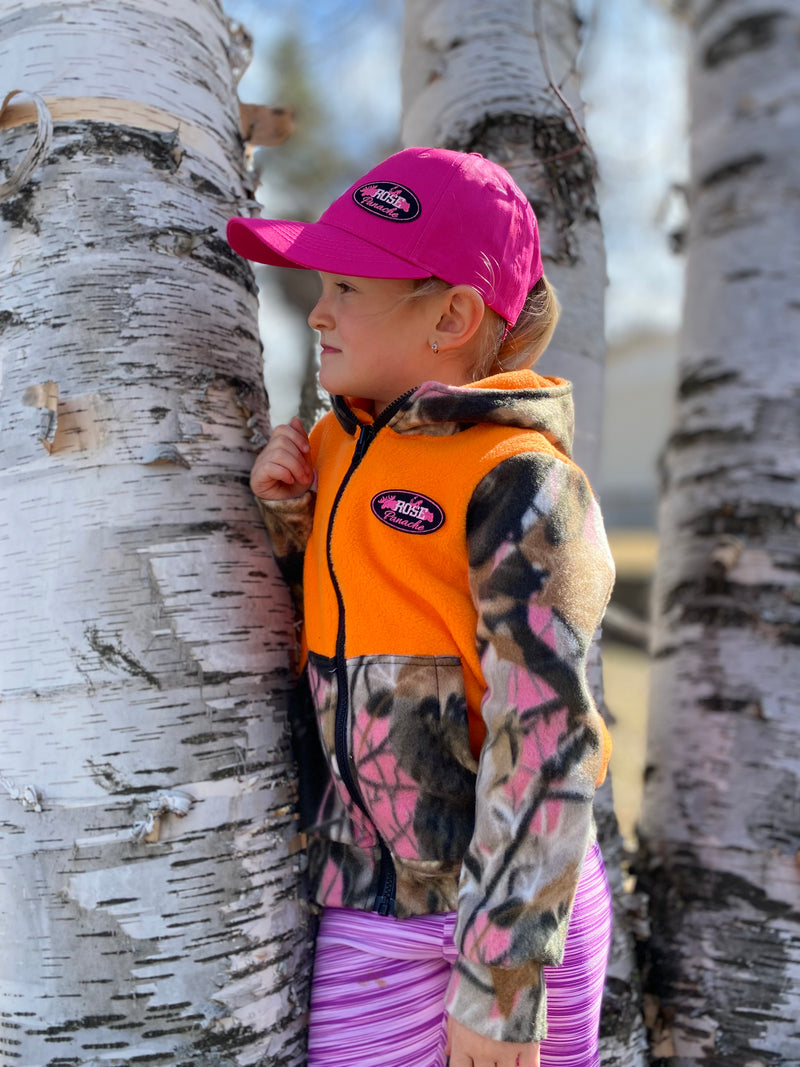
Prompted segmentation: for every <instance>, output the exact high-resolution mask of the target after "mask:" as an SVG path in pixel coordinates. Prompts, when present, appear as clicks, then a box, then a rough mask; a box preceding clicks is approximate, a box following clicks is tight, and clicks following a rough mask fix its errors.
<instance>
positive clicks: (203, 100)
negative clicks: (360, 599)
mask: <svg viewBox="0 0 800 1067" xmlns="http://www.w3.org/2000/svg"><path fill="white" fill-rule="evenodd" d="M239 52H240V48H239V44H238V43H237V40H236V39H235V38H234V37H233V36H232V35H231V31H230V30H229V27H228V25H227V22H226V20H225V18H224V16H223V14H222V11H221V8H220V6H219V4H218V2H217V0H136V2H128V0H66V2H63V3H59V4H57V5H54V4H47V3H38V2H34V0H0V77H2V79H3V82H2V86H0V99H2V98H3V97H4V96H5V94H6V92H12V91H19V92H18V94H17V95H16V96H13V97H11V98H10V99H9V100H8V101H7V106H6V107H5V109H4V112H3V115H2V117H1V118H0V183H2V184H1V186H0V372H1V375H0V423H1V424H2V430H1V431H0V433H1V436H0V454H1V455H2V466H1V468H0V546H2V547H1V552H2V570H1V571H0V603H2V611H0V957H1V962H0V1063H1V1064H3V1065H9V1067H11V1065H15V1067H39V1065H44V1064H52V1065H55V1064H58V1065H68V1064H91V1065H100V1064H103V1065H106V1067H108V1065H113V1064H128V1063H138V1062H141V1063H147V1064H153V1065H177V1064H182V1065H188V1064H193V1065H202V1067H205V1065H230V1067H233V1065H237V1067H239V1065H246V1064H256V1063H262V1064H271V1065H272V1064H274V1065H278V1064H286V1065H290V1064H291V1065H299V1064H301V1063H304V1062H305V1055H304V1049H303V1032H304V1004H305V987H306V980H305V977H304V967H305V960H306V959H307V957H308V952H307V949H308V944H307V937H306V921H305V914H304V911H303V908H302V906H301V905H300V904H299V903H298V902H297V899H296V896H295V890H296V886H297V882H298V878H299V872H298V866H299V862H298V860H297V859H296V857H293V856H292V855H291V848H290V844H289V842H290V841H291V839H292V838H293V837H294V835H295V832H296V831H295V824H294V817H293V808H292V802H293V796H294V783H293V775H292V766H291V762H290V759H289V753H288V744H287V730H286V725H285V721H286V716H285V692H286V687H287V666H288V663H287V661H288V652H289V649H290V646H291V644H292V634H291V623H290V608H289V601H288V597H287V595H286V593H285V590H284V587H283V584H282V582H281V581H280V579H279V577H278V575H277V573H276V571H275V570H274V567H273V562H272V557H271V554H270V551H269V548H268V545H267V541H266V537H265V534H264V532H263V529H262V526H261V524H260V521H259V519H258V515H257V512H256V509H255V507H254V506H253V502H252V498H251V496H250V492H249V488H248V472H249V468H250V466H251V464H252V459H253V449H254V448H256V447H258V445H259V444H260V443H261V442H262V440H263V436H262V435H263V433H265V432H266V430H267V409H266V398H265V396H264V394H263V386H262V373H261V358H260V345H259V342H258V336H257V326H256V296H255V289H254V284H253V280H252V275H251V273H250V271H249V268H248V267H247V265H246V264H245V263H244V261H242V260H240V259H238V258H237V257H236V256H234V255H233V254H232V253H231V252H230V251H229V249H228V247H227V244H226V242H225V239H224V225H225V221H226V219H227V218H228V216H230V215H231V214H236V213H239V212H240V211H243V210H246V199H247V196H248V193H249V190H248V186H247V179H246V177H245V174H244V172H243V166H242V165H241V164H240V160H241V159H242V142H241V139H240V135H239V126H238V102H237V101H236V95H235V84H236V79H235V74H234V67H235V66H241V62H242V59H241V56H240V55H239ZM31 93H37V94H39V98H36V99H35V100H34V99H32V98H31V96H30V95H28V94H31ZM41 97H44V98H45V99H46V101H47V106H46V105H45V104H44V103H43V102H42V100H41ZM50 113H52V114H54V115H55V116H56V124H55V126H54V127H52V141H50V140H49V137H50V132H51V129H50ZM3 127H4V128H3ZM3 172H4V173H3Z"/></svg>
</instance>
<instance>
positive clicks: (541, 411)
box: [261, 371, 613, 1041]
mask: <svg viewBox="0 0 800 1067" xmlns="http://www.w3.org/2000/svg"><path fill="white" fill-rule="evenodd" d="M572 424H573V408H572V396H571V386H570V385H569V383H568V382H565V381H563V380H561V379H556V378H543V377H541V376H539V375H537V374H535V373H534V372H533V371H520V372H514V373H509V374H502V375H497V376H494V377H491V378H487V379H485V380H483V381H481V382H477V383H474V384H473V385H469V386H463V387H455V386H445V385H442V384H440V383H436V382H428V383H426V384H424V385H422V386H420V387H419V388H417V389H416V390H414V391H412V392H411V393H410V394H408V395H407V396H405V397H401V398H399V399H398V400H397V401H396V402H395V403H394V404H392V405H390V407H389V408H387V409H386V410H385V411H384V412H382V414H381V415H380V416H379V417H378V418H377V419H373V418H372V416H371V415H370V414H369V413H368V411H367V410H366V408H365V407H364V406H362V405H361V404H360V403H359V401H357V400H352V399H351V400H345V399H344V398H341V397H337V398H335V399H334V406H333V411H332V412H330V413H329V414H327V415H326V416H324V417H323V418H322V419H321V420H320V422H319V423H318V424H317V426H316V427H315V428H314V430H313V431H312V433H311V435H310V441H311V460H312V462H313V464H314V466H315V468H316V471H317V476H318V477H317V491H316V494H314V493H307V494H305V496H304V497H302V498H300V499H299V500H295V501H283V502H280V503H272V502H270V503H268V502H261V508H262V514H263V515H264V519H265V522H266V524H267V526H268V528H269V530H270V533H271V537H272V542H273V549H274V551H275V554H276V557H277V559H278V562H279V564H280V565H281V566H282V568H283V570H284V574H285V576H286V578H287V580H288V581H289V583H290V585H291V586H292V587H293V588H294V589H295V590H296V591H299V589H300V585H301V580H300V567H301V564H302V588H303V610H304V616H305V649H306V657H305V659H306V668H305V681H306V682H307V686H308V694H309V697H310V699H309V702H308V704H307V708H308V709H309V714H312V713H313V716H314V720H315V722H311V721H310V720H309V718H308V717H304V714H303V712H302V708H303V705H302V702H301V703H300V708H301V711H300V714H299V716H298V719H297V736H298V737H299V738H300V739H301V741H300V743H301V747H302V749H303V751H302V752H301V753H300V759H301V762H305V763H306V764H307V766H308V767H313V771H312V772H311V773H307V774H306V776H305V777H306V779H307V780H309V782H310V785H311V786H312V788H313V787H314V786H316V787H317V792H316V795H315V796H314V797H312V798H310V799H309V797H306V798H305V801H304V803H305V807H306V810H307V811H309V812H313V813H314V814H313V817H312V820H311V823H310V825H309V826H308V853H309V868H310V877H311V883H312V890H313V893H314V897H315V899H316V900H317V901H318V902H319V903H320V904H322V905H326V906H332V907H347V908H358V909H362V910H376V911H378V912H381V913H383V914H393V915H395V916H396V917H398V918H404V917H407V916H411V915H422V914H429V913H438V912H446V911H452V910H457V911H458V924H457V928H456V945H457V947H458V950H459V956H458V960H457V961H456V964H455V966H454V969H453V974H452V978H451V982H450V988H449V992H448V999H447V1004H448V1010H449V1011H450V1012H451V1013H452V1014H453V1015H454V1016H455V1017H456V1018H457V1019H459V1020H460V1021H461V1022H463V1023H464V1024H465V1025H466V1026H469V1027H470V1028H472V1029H473V1030H476V1031H478V1032H480V1033H484V1034H486V1035H487V1036H489V1037H492V1038H494V1039H496V1040H502V1041H534V1040H541V1038H542V1037H543V1036H544V1035H545V1033H546V999H545V989H544V984H543V981H542V968H543V967H544V966H545V965H548V966H552V965H555V964H557V963H559V961H560V959H561V957H562V954H563V950H564V942H565V936H566V930H567V925H568V922H569V914H570V908H571V904H572V900H573V897H574V894H575V889H576V886H577V883H578V879H579V876H580V872H581V866H582V863H583V859H584V856H585V854H586V851H587V848H588V846H589V845H590V843H591V841H592V840H593V837H594V823H593V818H592V799H593V794H594V789H595V785H596V784H597V783H598V782H599V781H600V780H601V779H602V777H603V775H604V773H605V764H606V762H607V758H608V752H609V748H610V745H609V742H608V735H607V732H606V731H605V727H604V725H603V723H602V719H601V718H600V716H599V714H598V712H597V709H596V708H595V706H594V703H593V701H592V698H591V695H590V693H589V689H588V686H587V683H586V675H585V662H586V654H587V651H588V648H589V644H590V642H591V639H592V635H593V634H594V632H595V629H596V627H597V626H598V624H599V622H600V619H601V618H602V615H603V612H604V610H605V607H606V604H607V602H608V598H609V595H610V591H611V585H612V582H613V564H612V561H611V556H610V553H609V550H608V545H607V542H606V538H605V533H604V530H603V525H602V520H601V517H600V511H599V508H598V505H597V502H596V500H595V498H594V496H593V494H592V491H591V489H590V487H589V484H588V482H587V480H586V477H585V476H584V474H583V473H582V471H581V470H580V469H579V468H578V467H577V466H576V465H575V464H574V462H573V461H572V460H571V458H570V454H571V445H572ZM320 745H321V752H319V751H317V754H316V756H315V754H314V752H313V751H312V749H318V748H319V746H320Z"/></svg>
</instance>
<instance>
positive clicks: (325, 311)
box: [308, 293, 333, 330]
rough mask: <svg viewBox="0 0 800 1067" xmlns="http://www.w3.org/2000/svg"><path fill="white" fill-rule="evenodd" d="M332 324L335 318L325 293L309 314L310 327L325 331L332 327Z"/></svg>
mask: <svg viewBox="0 0 800 1067" xmlns="http://www.w3.org/2000/svg"><path fill="white" fill-rule="evenodd" d="M332 323H333V318H332V316H331V311H330V307H329V306H328V302H327V301H326V299H325V294H324V293H323V294H322V295H321V296H320V298H319V300H318V301H317V302H316V304H315V305H314V306H313V308H312V309H311V311H309V313H308V325H309V326H310V327H311V329H312V330H324V329H325V328H326V327H328V326H331V325H332Z"/></svg>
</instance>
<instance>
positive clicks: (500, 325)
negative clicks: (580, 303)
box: [412, 275, 561, 381]
mask: <svg viewBox="0 0 800 1067" xmlns="http://www.w3.org/2000/svg"><path fill="white" fill-rule="evenodd" d="M452 288H453V286H452V285H450V283H449V282H445V281H443V280H442V279H441V278H422V279H419V280H418V281H416V282H415V283H414V290H413V293H412V296H413V297H422V296H428V295H430V294H433V293H439V292H443V291H444V290H446V289H452ZM560 314H561V305H560V304H559V302H558V296H557V295H556V291H555V289H554V288H553V287H552V285H550V283H549V282H548V280H547V279H546V278H545V276H544V275H542V277H541V278H540V279H539V281H538V282H537V283H536V285H534V287H533V289H531V291H530V292H529V293H528V295H527V297H526V299H525V303H524V304H523V306H522V311H521V312H520V313H519V316H518V318H517V321H516V322H515V323H514V325H513V326H508V324H507V323H506V321H505V319H503V318H501V316H500V315H498V314H497V312H496V311H492V309H491V308H490V307H487V308H486V310H485V312H484V315H483V322H482V323H481V325H480V327H479V329H478V332H477V334H476V335H475V343H476V357H475V364H474V366H473V367H472V380H473V381H480V379H481V378H487V377H488V376H489V375H490V374H500V373H501V372H503V371H509V370H519V369H520V368H523V367H532V366H533V364H534V363H535V362H536V360H537V359H538V358H539V356H541V354H542V352H544V350H545V349H546V348H547V346H548V345H549V344H550V339H551V338H552V336H553V333H554V332H555V328H556V325H557V323H558V319H559V316H560ZM507 327H508V330H507V332H506V328H507Z"/></svg>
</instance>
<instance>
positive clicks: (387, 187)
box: [353, 181, 422, 222]
mask: <svg viewBox="0 0 800 1067" xmlns="http://www.w3.org/2000/svg"><path fill="white" fill-rule="evenodd" d="M353 200H355V202H356V203H357V204H358V206H359V207H361V208H363V209H364V210H365V211H369V212H370V213H371V214H373V215H380V216H381V218H384V219H390V220H391V221H392V222H413V221H414V219H416V218H419V213H420V211H421V210H422V208H421V206H420V202H419V200H418V198H417V196H416V194H415V193H412V192H411V190H410V189H408V188H407V187H406V186H405V185H399V184H398V183H397V182H386V181H379V182H367V183H366V185H359V187H358V189H356V190H355V192H354V193H353Z"/></svg>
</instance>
